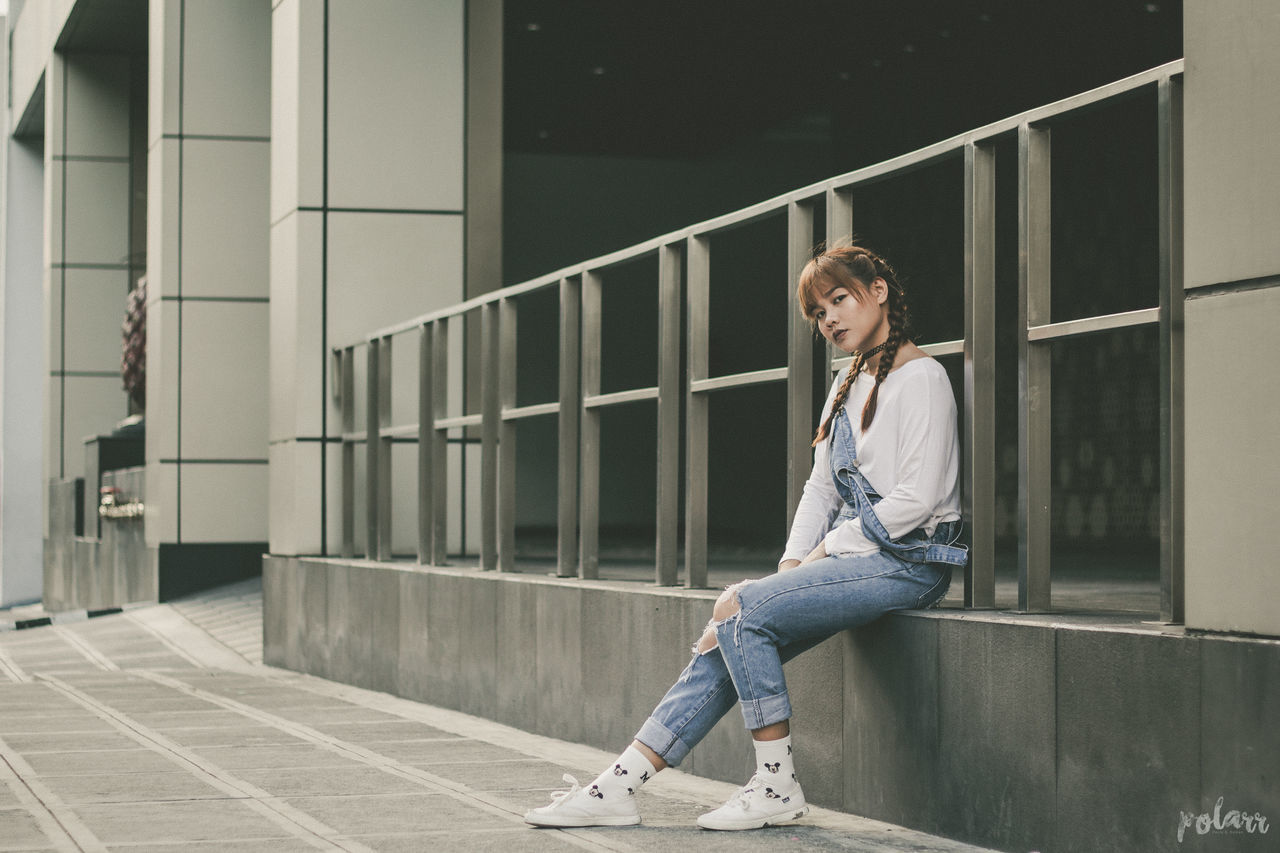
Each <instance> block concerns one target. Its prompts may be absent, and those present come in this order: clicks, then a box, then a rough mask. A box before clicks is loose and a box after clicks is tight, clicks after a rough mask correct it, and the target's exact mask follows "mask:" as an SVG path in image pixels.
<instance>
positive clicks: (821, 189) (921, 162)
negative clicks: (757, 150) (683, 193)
mask: <svg viewBox="0 0 1280 853" xmlns="http://www.w3.org/2000/svg"><path fill="white" fill-rule="evenodd" d="M1184 66H1185V63H1184V61H1183V60H1181V59H1175V60H1174V61H1172V62H1166V63H1165V64H1164V65H1157V66H1156V67H1155V68H1150V69H1147V70H1146V71H1140V72H1138V73H1137V74H1133V75H1131V76H1129V77H1125V78H1124V79H1122V80H1116V81H1114V82H1112V83H1108V84H1106V85H1104V86H1099V87H1097V88H1096V89H1090V90H1089V91H1087V92H1081V93H1079V94H1077V95H1072V96H1070V97H1067V98H1063V99H1062V100H1060V101H1054V102H1053V103H1051V104H1045V105H1043V106H1040V107H1035V108H1033V109H1030V110H1027V111H1025V112H1021V113H1018V114H1017V115H1013V116H1009V117H1007V118H1003V119H1000V120H998V121H994V122H991V123H990V124H986V125H983V126H982V127H978V128H974V129H973V130H969V131H965V132H964V133H960V134H957V135H956V136H953V137H951V138H950V139H944V140H942V141H941V142H936V143H934V144H932V145H927V146H925V147H924V148H919V149H917V150H915V151H910V152H908V153H906V154H903V155H900V156H898V157H894V158H892V159H889V160H884V161H882V162H880V163H875V164H873V165H870V166H864V167H862V168H861V169H855V170H853V171H851V172H846V173H845V174H842V175H836V176H835V177H832V178H827V179H826V180H823V181H819V182H817V183H813V184H810V185H808V186H805V187H801V188H799V189H796V190H792V191H791V192H788V193H785V194H783V195H780V196H775V197H774V198H771V199H766V200H765V201H762V202H759V203H757V204H753V205H751V206H749V207H744V208H742V209H740V210H735V211H733V212H731V213H726V214H724V215H722V216H718V217H715V218H713V219H707V220H704V221H702V222H699V223H696V224H694V225H691V226H687V227H685V228H681V229H679V230H677V231H672V232H669V233H667V234H663V235H661V236H659V237H655V238H653V239H651V240H646V241H645V242H643V243H638V244H636V245H634V246H631V247H628V248H625V249H620V250H618V251H616V252H611V253H609V254H607V255H601V256H600V257H597V258H592V259H590V260H587V261H583V262H580V263H577V264H573V265H571V266H567V267H563V268H561V269H558V270H556V271H554V272H550V273H547V274H546V275H542V276H539V277H538V278H534V279H530V280H529V281H526V282H523V283H521V284H515V285H511V286H510V287H506V288H501V289H499V290H494V291H490V292H489V293H485V294H482V295H480V296H476V297H472V298H471V299H469V300H467V301H465V302H461V303H458V304H457V305H453V306H450V307H448V308H442V309H439V310H436V311H432V312H429V313H426V314H423V315H421V316H418V317H414V318H413V319H411V320H406V321H404V322H403V323H398V324H396V325H394V326H388V327H387V328H385V329H380V330H379V331H376V332H373V333H370V334H369V335H366V336H364V337H363V339H362V340H360V341H358V342H356V343H357V344H363V343H367V342H368V341H370V340H373V339H375V338H380V337H386V336H388V335H397V334H400V333H402V332H406V331H409V330H411V329H415V328H417V327H418V326H421V325H423V324H424V323H430V322H433V321H435V320H439V319H444V318H446V317H452V316H456V315H458V314H463V313H466V312H467V311H472V310H475V309H476V308H479V307H481V306H483V305H486V304H488V303H490V302H493V301H495V300H498V299H509V298H511V297H513V296H519V295H520V294H523V293H528V292H530V291H533V290H537V289H539V288H542V287H550V286H552V285H557V286H558V283H559V281H560V279H562V278H571V277H575V276H580V275H582V273H583V272H585V271H598V270H600V269H603V268H605V267H610V266H615V265H617V264H620V263H625V262H627V261H630V260H634V259H636V258H638V257H641V256H643V255H645V254H648V253H649V252H654V251H657V249H658V248H659V247H661V246H664V245H669V244H672V243H677V242H683V241H684V240H686V239H688V238H689V237H690V236H693V235H698V236H705V235H708V234H712V233H715V232H717V231H723V230H725V229H728V228H733V227H736V226H739V225H743V224H746V223H748V222H751V221H753V220H756V219H760V218H763V217H766V216H769V215H771V214H773V213H781V212H783V211H785V209H786V207H787V205H789V204H791V203H792V202H797V201H800V202H807V201H813V200H815V199H818V198H822V197H824V196H825V195H826V192H827V191H828V190H831V189H834V190H841V191H847V190H849V189H850V188H852V187H854V186H856V185H858V184H865V183H870V182H873V181H877V180H880V179H882V178H885V177H887V176H889V175H892V174H894V173H896V172H905V171H910V170H912V169H917V168H920V167H922V166H927V165H930V164H932V163H934V162H936V161H938V160H942V159H944V158H947V157H953V156H960V155H961V154H963V152H964V148H965V146H966V145H968V144H969V143H975V142H985V141H988V140H990V139H991V138H992V137H995V136H1000V135H1001V134H1004V133H1010V132H1012V131H1015V130H1017V129H1018V128H1019V127H1020V126H1021V125H1023V124H1038V123H1043V122H1045V121H1048V120H1049V119H1052V118H1056V117H1059V116H1063V115H1067V114H1069V113H1072V112H1075V111H1077V110H1080V109H1083V108H1086V107H1089V106H1092V105H1094V104H1097V103H1100V102H1102V101H1106V100H1108V99H1111V98H1114V97H1116V96H1118V95H1123V94H1126V93H1128V92H1133V91H1136V90H1138V89H1141V88H1143V87H1144V86H1149V85H1154V84H1156V83H1158V82H1160V81H1161V80H1164V79H1167V78H1169V77H1175V76H1177V75H1179V74H1182V73H1183V69H1184ZM352 345H355V344H352ZM339 349H341V347H339Z"/></svg>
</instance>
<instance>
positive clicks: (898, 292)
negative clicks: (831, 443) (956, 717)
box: [799, 246, 909, 446]
mask: <svg viewBox="0 0 1280 853" xmlns="http://www.w3.org/2000/svg"><path fill="white" fill-rule="evenodd" d="M834 264H839V265H840V266H841V267H843V269H844V271H845V272H844V275H846V276H849V275H851V276H852V277H853V279H854V281H855V282H857V283H859V284H861V283H862V282H863V281H864V280H865V281H867V282H870V281H871V280H873V279H875V278H877V277H879V278H883V279H884V280H885V283H886V284H887V285H888V288H889V294H888V315H889V336H888V338H887V339H886V340H885V344H884V350H883V351H882V352H881V355H880V363H879V364H878V365H877V368H876V383H875V386H874V387H873V388H872V389H871V394H870V395H869V396H868V397H867V402H866V405H864V406H863V408H862V418H861V422H862V429H864V430H865V429H867V428H868V427H869V426H871V421H872V419H874V418H875V415H876V400H877V399H878V397H879V395H880V385H881V383H883V382H884V380H885V377H887V376H888V375H889V371H890V370H892V369H893V363H894V361H895V360H896V359H897V357H898V350H899V348H900V347H901V346H902V344H903V342H904V341H907V340H909V338H908V337H907V324H908V322H909V321H908V319H907V306H906V300H905V298H904V296H903V293H902V286H901V285H900V284H899V283H898V277H897V273H896V272H895V271H894V269H893V267H891V266H890V265H889V264H888V262H887V261H885V260H884V259H883V258H881V257H879V256H877V255H876V254H875V253H873V252H870V251H867V250H866V249H862V248H859V247H856V246H850V247H847V248H840V249H829V250H826V251H824V252H821V253H820V254H818V255H816V256H815V257H814V259H813V260H812V261H810V262H809V266H808V267H806V269H805V273H804V274H802V277H801V283H800V286H799V294H800V299H801V305H802V306H804V308H805V313H806V315H808V316H810V317H811V316H812V314H811V311H812V308H813V306H812V305H809V304H807V303H806V298H807V297H808V293H809V288H808V286H807V284H806V278H807V277H808V276H810V275H812V274H813V273H814V272H817V271H819V270H822V269H827V270H831V269H832V265H834ZM864 362H865V358H864V356H863V354H862V353H860V352H858V353H854V356H853V363H852V364H850V365H849V373H848V375H846V376H845V378H844V381H843V382H841V383H840V387H839V388H838V389H837V390H836V396H835V398H834V399H833V400H832V402H831V412H830V413H829V414H828V415H827V418H826V420H825V421H823V422H822V426H820V427H819V428H818V431H817V433H816V434H815V435H814V437H813V445H814V446H817V444H818V443H819V442H820V441H823V440H824V439H826V438H827V436H829V435H830V434H831V424H832V422H833V421H834V420H835V418H836V416H837V415H839V414H840V412H841V411H842V410H843V408H844V404H845V401H846V400H847V399H848V397H849V391H850V389H852V387H853V383H854V380H856V379H857V377H858V374H859V373H860V372H862V368H863V365H864Z"/></svg>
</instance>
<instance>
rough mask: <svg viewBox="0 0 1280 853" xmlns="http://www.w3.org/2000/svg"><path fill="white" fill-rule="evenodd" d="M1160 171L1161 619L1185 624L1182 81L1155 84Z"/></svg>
mask: <svg viewBox="0 0 1280 853" xmlns="http://www.w3.org/2000/svg"><path fill="white" fill-rule="evenodd" d="M1157 98H1158V107H1157V112H1158V115H1159V122H1160V125H1159V149H1160V153H1159V169H1160V176H1159V182H1160V618H1161V619H1162V620H1163V621H1165V622H1183V621H1185V611H1184V587H1183V568H1184V550H1183V545H1184V541H1183V513H1184V503H1183V501H1184V491H1183V490H1184V481H1183V476H1184V473H1183V452H1184V443H1183V441H1184V440H1183V413H1184V405H1183V307H1184V296H1183V277H1182V78H1180V77H1179V78H1166V79H1164V80H1161V81H1160V83H1159V85H1158V94H1157Z"/></svg>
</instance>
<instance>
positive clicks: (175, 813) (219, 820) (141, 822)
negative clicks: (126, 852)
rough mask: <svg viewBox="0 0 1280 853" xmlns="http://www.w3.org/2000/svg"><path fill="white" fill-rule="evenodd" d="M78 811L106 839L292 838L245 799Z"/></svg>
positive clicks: (93, 807)
mask: <svg viewBox="0 0 1280 853" xmlns="http://www.w3.org/2000/svg"><path fill="white" fill-rule="evenodd" d="M76 814H77V815H79V817H80V820H81V821H82V822H83V823H84V825H85V826H86V827H88V829H89V831H91V832H92V833H93V834H94V835H96V836H98V838H99V839H100V840H101V841H102V842H103V843H104V844H121V843H125V842H130V841H200V840H209V841H227V840H234V839H237V838H240V839H244V838H261V839H272V838H293V836H292V835H291V834H290V833H289V832H288V831H286V830H285V829H284V828H282V827H280V826H278V825H277V824H275V823H273V822H272V821H270V820H268V819H267V818H265V817H263V816H261V815H260V814H258V813H257V812H255V811H252V810H251V809H250V808H249V807H248V806H247V805H246V804H245V803H244V802H243V801H241V800H197V801H188V802H172V803H101V804H92V805H82V806H77V807H76ZM270 843H272V842H268V841H263V842H262V847H260V848H259V849H263V850H268V849H270V847H269V846H268V845H269V844H270Z"/></svg>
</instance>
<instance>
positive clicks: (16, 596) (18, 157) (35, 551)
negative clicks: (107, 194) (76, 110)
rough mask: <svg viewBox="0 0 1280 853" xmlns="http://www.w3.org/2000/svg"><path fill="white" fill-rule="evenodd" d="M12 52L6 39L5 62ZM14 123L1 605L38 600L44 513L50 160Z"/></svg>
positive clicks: (2, 388)
mask: <svg viewBox="0 0 1280 853" xmlns="http://www.w3.org/2000/svg"><path fill="white" fill-rule="evenodd" d="M7 24H8V21H5V22H4V24H0V30H4V31H7V29H8V27H7ZM7 54H8V40H7V39H6V40H5V42H4V43H3V44H0V60H5V59H7ZM7 70H8V62H7V61H0V80H6V79H7ZM12 118H13V117H12V116H11V115H10V114H9V113H8V112H5V113H4V116H3V118H2V119H0V127H3V128H4V144H3V148H2V149H0V223H3V224H2V225H0V229H2V231H0V282H2V284H0V293H2V294H3V295H2V296H0V316H2V317H3V320H2V321H0V606H4V605H8V604H16V603H18V602H24V601H32V600H35V599H38V598H39V597H40V589H41V585H42V581H41V577H40V567H41V556H40V549H41V538H42V530H43V515H44V513H43V507H44V490H43V489H42V488H41V482H40V474H41V471H40V469H41V462H40V448H41V426H42V418H41V417H40V413H41V411H42V408H41V406H42V403H41V396H42V394H43V392H44V379H43V377H44V376H46V375H47V366H46V365H45V363H44V352H45V350H44V324H43V317H44V313H43V312H44V308H43V299H44V295H43V291H42V287H41V282H42V280H43V272H42V270H43V265H44V259H43V258H42V256H41V251H42V246H43V241H42V239H41V236H40V228H41V225H42V223H43V217H42V216H41V213H40V211H41V207H42V205H43V199H44V162H43V154H42V151H41V140H40V139H34V140H31V139H26V140H18V139H13V138H11V137H10V135H9V133H10V131H11V130H12V126H11V124H10V122H11V120H12Z"/></svg>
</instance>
